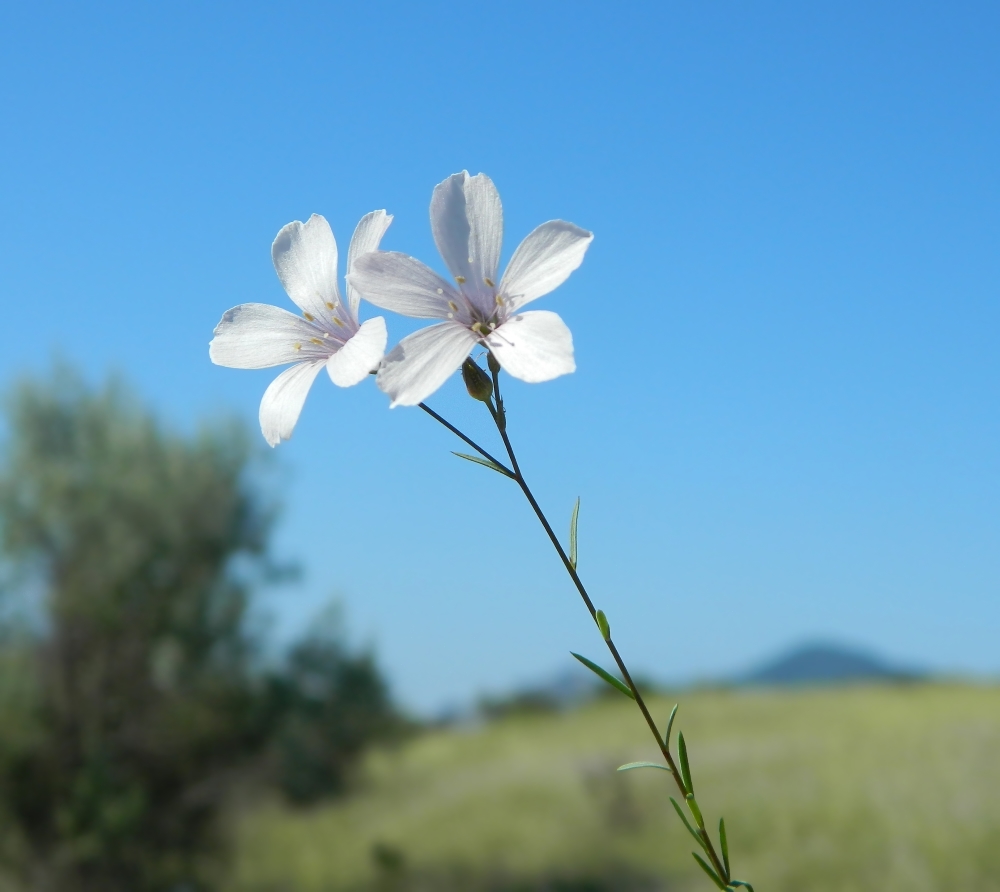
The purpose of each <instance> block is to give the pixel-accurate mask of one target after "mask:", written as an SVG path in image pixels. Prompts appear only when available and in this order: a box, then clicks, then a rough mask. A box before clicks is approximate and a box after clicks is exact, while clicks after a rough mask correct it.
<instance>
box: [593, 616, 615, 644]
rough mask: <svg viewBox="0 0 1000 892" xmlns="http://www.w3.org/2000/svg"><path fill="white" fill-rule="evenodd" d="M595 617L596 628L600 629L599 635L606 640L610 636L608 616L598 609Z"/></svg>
mask: <svg viewBox="0 0 1000 892" xmlns="http://www.w3.org/2000/svg"><path fill="white" fill-rule="evenodd" d="M595 619H596V620H597V628H598V629H600V630H601V637H602V638H604V640H605V641H607V640H608V639H610V638H611V626H610V625H609V623H608V618H607V617H606V616H605V615H604V611H603V610H598V611H597V613H596V615H595Z"/></svg>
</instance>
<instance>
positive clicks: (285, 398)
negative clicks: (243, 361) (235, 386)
mask: <svg viewBox="0 0 1000 892" xmlns="http://www.w3.org/2000/svg"><path fill="white" fill-rule="evenodd" d="M322 368H323V363H322V362H300V363H297V364H296V365H293V366H292V367H291V368H289V369H285V370H284V371H283V372H282V373H281V374H280V375H278V377H277V378H275V379H274V380H273V381H272V382H271V384H270V386H269V387H268V388H267V390H265V391H264V398H263V399H262V400H261V401H260V429H261V432H262V433H263V434H264V439H265V440H267V444H268V445H269V446H277V445H278V444H279V443H280V442H281V441H282V440H288V439H290V438H291V436H292V431H293V430H295V423H296V422H297V421H298V420H299V415H301V414H302V406H303V404H304V403H305V401H306V396H307V395H308V394H309V388H310V387H312V383H313V381H315V380H316V376H317V375H318V374H319V371H320V369H322Z"/></svg>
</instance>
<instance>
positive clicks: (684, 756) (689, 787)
mask: <svg viewBox="0 0 1000 892" xmlns="http://www.w3.org/2000/svg"><path fill="white" fill-rule="evenodd" d="M677 753H678V755H680V757H681V779H682V780H683V781H684V792H685V793H694V784H693V783H691V766H690V765H688V748H687V744H686V743H685V742H684V733H683V732H682V731H679V732H678V733H677Z"/></svg>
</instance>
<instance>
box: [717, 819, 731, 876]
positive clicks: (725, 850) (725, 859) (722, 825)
mask: <svg viewBox="0 0 1000 892" xmlns="http://www.w3.org/2000/svg"><path fill="white" fill-rule="evenodd" d="M719 845H720V847H721V848H722V863H723V864H724V865H725V866H726V877H727V878H728V877H729V840H728V839H726V822H725V819H723V818H719Z"/></svg>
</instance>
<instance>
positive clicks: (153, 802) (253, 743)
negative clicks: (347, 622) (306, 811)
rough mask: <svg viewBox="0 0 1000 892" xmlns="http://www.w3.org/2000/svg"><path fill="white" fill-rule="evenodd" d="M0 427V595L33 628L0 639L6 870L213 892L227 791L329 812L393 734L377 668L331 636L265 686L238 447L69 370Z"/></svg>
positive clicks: (67, 880)
mask: <svg viewBox="0 0 1000 892" xmlns="http://www.w3.org/2000/svg"><path fill="white" fill-rule="evenodd" d="M8 420H9V430H8V442H7V444H6V450H5V453H4V456H3V463H2V465H0V554H2V556H3V561H4V563H3V571H4V572H3V577H2V578H3V579H4V580H5V582H4V588H5V589H6V594H7V600H8V602H10V601H11V600H13V599H18V598H19V599H21V600H22V601H23V602H24V603H27V604H30V605H31V608H30V610H29V614H28V619H27V621H23V620H22V621H20V622H15V621H14V620H13V618H12V617H13V614H12V613H10V611H9V610H8V613H7V614H6V616H7V619H6V620H5V623H4V631H3V636H2V639H0V797H2V802H0V810H2V813H0V819H2V820H3V822H4V828H3V829H4V832H3V841H2V842H0V857H2V858H3V859H4V862H5V863H6V864H7V865H8V866H9V869H10V870H11V871H12V875H13V876H14V877H15V878H16V880H17V882H18V883H19V884H20V885H21V886H22V887H25V888H32V889H38V890H58V892H63V890H66V892H77V890H79V892H90V890H95V892H96V890H102V892H116V890H122V892H125V890H129V892H136V890H139V892H141V890H173V889H177V890H180V889H189V890H196V889H207V888H211V887H212V886H214V885H215V881H216V879H217V877H218V875H219V874H218V871H219V866H220V864H221V863H222V860H221V855H222V853H223V851H224V845H223V836H222V833H221V822H220V815H221V814H222V811H223V808H224V805H225V803H226V801H227V796H228V795H229V793H230V792H231V790H232V789H233V785H234V784H235V783H237V782H238V781H240V780H241V778H243V777H245V776H247V775H248V774H249V773H251V772H252V773H253V776H255V777H258V778H259V777H260V776H261V774H262V767H263V768H264V769H266V768H267V767H268V766H273V768H272V771H271V776H273V777H274V779H275V780H276V781H277V782H279V783H280V784H282V785H283V786H284V787H285V788H286V789H287V792H288V794H289V795H290V796H291V797H292V798H294V799H295V800H298V801H302V800H308V799H311V798H316V797H317V796H320V795H323V794H326V793H330V792H335V791H337V790H339V789H340V788H342V786H343V784H344V779H345V776H346V770H347V766H348V764H349V763H350V760H351V759H352V758H353V756H354V755H355V754H356V753H357V752H358V751H359V750H360V749H361V747H362V746H363V745H364V743H365V742H366V741H367V739H368V738H369V737H370V736H372V735H373V734H376V733H380V732H385V731H387V730H388V729H389V728H390V727H392V726H393V721H394V720H393V713H392V709H391V704H390V703H389V699H388V697H387V694H386V691H385V687H384V685H383V683H382V681H381V678H380V676H379V674H378V672H377V668H376V666H375V664H374V662H373V660H372V659H371V657H370V656H368V655H361V656H353V655H352V654H351V653H349V652H348V651H347V649H346V648H345V647H344V645H343V643H342V641H341V640H340V639H339V638H337V637H336V636H330V635H327V636H325V637H324V636H322V635H320V636H314V637H312V638H310V639H308V640H306V641H304V642H302V643H300V644H299V645H298V646H297V647H296V648H294V649H293V651H292V653H291V654H290V655H289V657H288V659H287V662H286V663H285V664H283V665H281V666H279V667H277V668H270V669H265V668H263V667H262V666H261V665H260V663H259V660H258V659H257V654H256V652H255V649H254V647H253V646H252V641H251V638H250V636H249V635H248V632H247V622H246V617H247V608H248V601H249V597H250V593H251V591H252V589H253V587H254V586H255V585H257V584H259V583H261V582H265V581H267V580H268V579H269V578H270V577H271V576H272V574H273V572H274V570H275V566H274V564H273V562H272V561H271V559H270V557H269V554H268V547H267V545H268V535H269V532H270V530H271V526H272V521H273V520H274V517H275V510H274V509H275V505H274V503H273V502H272V501H269V500H268V499H267V498H266V497H265V495H264V493H263V491H262V488H261V487H260V485H259V478H258V476H257V475H255V473H254V455H253V450H252V448H251V446H250V442H251V441H250V440H249V438H248V437H247V435H246V433H245V431H244V430H243V429H241V428H240V427H239V426H238V425H235V424H225V423H219V424H214V425H211V426H206V427H204V428H202V429H201V430H200V431H199V432H198V433H196V434H194V435H192V436H183V435H180V434H177V433H175V432H171V431H168V430H166V429H164V428H163V427H162V426H161V425H160V424H158V423H157V422H156V421H155V419H154V418H152V417H151V415H150V414H149V412H148V411H147V410H145V409H144V408H143V407H142V406H141V405H140V404H139V402H138V401H137V400H136V398H135V397H134V396H133V395H132V394H131V393H130V392H129V391H128V389H127V388H126V387H124V386H123V385H122V384H121V383H120V382H112V383H110V384H108V385H107V386H105V387H103V388H102V389H100V390H96V391H95V390H91V389H88V388H87V387H86V386H85V384H83V383H82V381H81V380H80V379H79V378H78V377H77V376H76V375H74V374H73V373H72V372H70V371H68V370H66V369H60V370H57V371H56V372H55V373H54V374H53V375H52V376H51V377H50V378H48V379H46V380H36V381H31V380H29V381H25V382H23V383H22V384H20V385H19V386H18V387H16V388H15V389H14V390H13V392H12V393H11V395H10V398H9V401H8ZM264 776H268V775H267V773H266V771H264Z"/></svg>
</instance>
